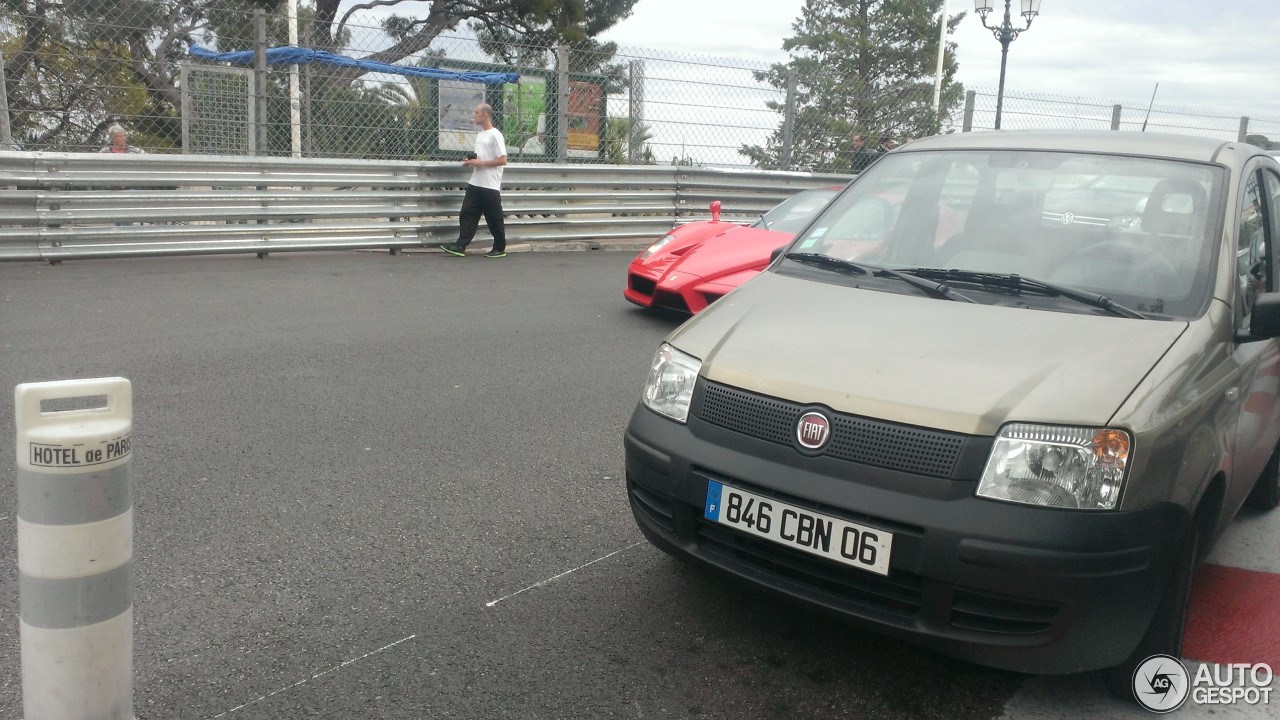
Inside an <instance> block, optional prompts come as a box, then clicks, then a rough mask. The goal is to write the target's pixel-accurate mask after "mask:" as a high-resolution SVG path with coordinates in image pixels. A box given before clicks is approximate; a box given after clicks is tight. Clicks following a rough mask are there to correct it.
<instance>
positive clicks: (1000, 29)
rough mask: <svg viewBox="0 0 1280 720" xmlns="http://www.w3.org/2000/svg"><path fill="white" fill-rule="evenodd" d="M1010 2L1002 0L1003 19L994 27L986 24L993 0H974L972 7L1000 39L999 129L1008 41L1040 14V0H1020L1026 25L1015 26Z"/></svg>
mask: <svg viewBox="0 0 1280 720" xmlns="http://www.w3.org/2000/svg"><path fill="white" fill-rule="evenodd" d="M1010 2H1011V0H1004V21H1003V22H1001V23H1000V24H999V25H996V26H994V27H993V26H991V25H988V24H987V15H989V14H990V13H991V10H992V7H993V6H994V4H995V0H974V2H973V5H974V9H975V10H977V11H978V15H979V16H980V17H981V18H982V27H984V28H986V29H988V30H990V31H991V34H992V35H995V37H996V40H998V41H1000V90H999V92H998V94H997V95H996V130H999V129H1000V112H1001V111H1002V110H1003V109H1004V66H1005V63H1006V62H1007V61H1008V59H1009V43H1011V42H1013V41H1014V40H1017V39H1018V36H1019V35H1021V34H1022V32H1023V31H1024V30H1030V29H1031V21H1032V20H1034V19H1035V17H1036V16H1037V15H1039V14H1040V0H1021V2H1022V17H1024V18H1026V19H1027V26H1026V27H1023V28H1016V27H1014V26H1013V23H1012V22H1011V21H1010V14H1009V3H1010Z"/></svg>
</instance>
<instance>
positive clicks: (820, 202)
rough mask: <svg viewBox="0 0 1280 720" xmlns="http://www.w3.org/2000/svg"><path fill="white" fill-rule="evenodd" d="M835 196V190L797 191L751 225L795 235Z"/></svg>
mask: <svg viewBox="0 0 1280 720" xmlns="http://www.w3.org/2000/svg"><path fill="white" fill-rule="evenodd" d="M835 196H836V191H835V190H805V191H803V192H799V193H796V194H795V195H792V196H791V197H789V198H787V199H786V200H783V201H782V203H781V204H779V205H778V206H777V207H775V208H774V209H772V210H770V211H769V212H767V213H765V214H764V215H763V216H762V217H761V218H760V219H759V220H757V221H755V222H753V223H751V227H756V228H765V229H767V230H775V231H777V232H784V233H791V234H792V235H794V234H796V233H798V232H800V231H801V230H803V229H804V226H805V225H808V224H809V221H810V220H812V219H813V217H814V216H815V215H817V214H818V211H819V210H821V209H822V208H824V207H826V205H827V203H829V202H831V198H833V197H835Z"/></svg>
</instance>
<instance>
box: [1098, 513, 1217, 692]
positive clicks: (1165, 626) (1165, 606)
mask: <svg viewBox="0 0 1280 720" xmlns="http://www.w3.org/2000/svg"><path fill="white" fill-rule="evenodd" d="M1201 533H1202V531H1201V523H1200V518H1199V517H1198V516H1197V517H1194V518H1192V520H1191V528H1190V529H1189V530H1188V532H1187V538H1186V539H1185V540H1184V541H1183V543H1182V550H1181V552H1180V553H1179V554H1178V559H1177V566H1176V567H1175V568H1174V571H1173V573H1172V575H1171V576H1170V577H1169V581H1168V583H1167V584H1166V585H1165V589H1164V592H1163V593H1161V595H1160V601H1159V604H1158V605H1156V612H1155V615H1154V616H1152V618H1151V625H1149V626H1148V627H1147V632H1146V633H1145V634H1144V635H1143V636H1142V639H1141V640H1139V641H1138V645H1137V647H1135V648H1134V650H1133V653H1131V654H1130V655H1129V657H1128V658H1126V659H1125V661H1124V662H1122V663H1120V664H1119V665H1116V666H1115V667H1110V668H1107V669H1105V670H1103V671H1102V675H1103V679H1104V680H1105V682H1106V684H1107V689H1108V690H1110V691H1111V694H1112V695H1113V696H1115V697H1116V698H1118V699H1120V700H1126V701H1129V702H1135V701H1136V699H1135V697H1134V694H1133V674H1134V671H1136V670H1137V669H1138V666H1139V665H1141V664H1142V662H1143V661H1144V660H1146V659H1147V658H1149V657H1151V656H1152V655H1170V656H1172V657H1176V658H1180V657H1182V638H1183V635H1184V633H1185V631H1186V628H1187V608H1188V607H1189V606H1190V604H1191V581H1192V579H1193V578H1194V576H1195V571H1196V567H1198V566H1199V564H1200V545H1201V542H1202V538H1201Z"/></svg>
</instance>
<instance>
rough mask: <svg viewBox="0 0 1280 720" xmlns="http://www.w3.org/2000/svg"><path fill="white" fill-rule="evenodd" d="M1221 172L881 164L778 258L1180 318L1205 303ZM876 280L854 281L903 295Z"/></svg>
mask: <svg viewBox="0 0 1280 720" xmlns="http://www.w3.org/2000/svg"><path fill="white" fill-rule="evenodd" d="M1221 175H1222V173H1221V170H1220V169H1219V168H1217V167H1215V166H1211V165H1203V164H1196V163H1190V162H1178V161H1172V160H1157V159H1149V158H1133V157H1121V156H1110V155H1095V154H1083V153H1063V152H1032V151H950V152H943V151H938V152H923V151H921V152H914V153H912V152H907V153H895V154H892V155H888V156H885V157H884V158H883V159H882V160H881V161H880V162H879V163H877V164H876V165H875V166H873V167H872V168H870V169H868V170H867V171H866V172H865V173H864V174H863V175H862V176H861V177H860V178H859V179H858V180H856V181H855V182H854V183H853V184H852V185H851V186H850V187H849V188H848V189H847V190H846V191H845V192H843V193H842V194H841V195H840V196H839V197H838V198H836V199H835V200H834V201H832V202H831V204H830V205H829V207H828V208H827V209H826V210H824V211H823V212H822V214H821V215H820V216H819V218H818V219H817V221H815V222H814V223H813V225H812V226H810V227H809V228H808V230H807V231H806V232H805V233H804V234H803V235H802V236H800V237H798V238H797V239H796V240H795V242H793V243H792V244H791V246H790V247H789V250H790V251H791V252H794V253H808V254H811V255H825V256H830V257H832V258H836V259H840V260H848V261H853V262H855V263H861V264H864V265H871V266H875V267H882V268H891V269H898V270H921V269H952V270H958V271H969V273H970V274H972V273H985V274H1002V275H1008V274H1016V275H1019V276H1022V277H1027V278H1034V279H1037V280H1040V281H1042V282H1044V283H1046V284H1053V285H1056V286H1059V287H1062V288H1069V289H1071V290H1080V291H1084V292H1086V293H1088V294H1090V295H1096V296H1102V297H1103V298H1104V299H1108V300H1111V301H1114V302H1115V303H1117V304H1119V305H1121V306H1124V307H1127V308H1132V309H1133V310H1135V311H1137V312H1139V313H1142V314H1143V315H1144V316H1147V317H1164V318H1172V317H1191V316H1194V315H1196V314H1198V313H1199V312H1201V311H1202V309H1203V307H1204V306H1205V305H1206V304H1207V301H1208V295H1209V285H1210V277H1209V276H1210V273H1209V272H1208V267H1209V266H1210V264H1211V263H1212V252H1211V250H1212V246H1213V243H1212V242H1211V241H1210V239H1209V238H1210V236H1211V233H1213V232H1215V227H1214V223H1213V222H1211V221H1210V218H1213V217H1215V214H1214V210H1213V208H1211V207H1210V198H1213V197H1216V196H1217V195H1218V193H1217V184H1218V183H1219V182H1221ZM1219 215H1220V213H1219ZM802 265H803V266H804V267H801V266H802ZM812 267H813V263H807V264H801V263H794V264H790V265H787V264H784V266H783V271H791V270H794V271H795V272H802V273H813V272H815V271H814V270H812V269H811V268H812ZM935 276H936V273H935ZM844 277H845V278H846V280H844V281H845V282H855V281H849V280H847V278H848V275H847V274H846V275H845V276H844ZM946 277H948V278H950V279H952V280H954V279H957V278H964V277H966V275H965V273H950V274H948V275H946ZM883 278H884V276H874V275H872V276H868V277H867V278H860V279H858V280H856V284H857V285H858V286H859V287H867V288H871V289H877V290H880V289H883V290H886V291H891V292H910V289H904V284H903V283H900V282H899V283H891V282H887V281H885V280H884V279H883ZM832 281H833V282H841V281H842V280H832ZM961 282H965V281H963V280H962V281H961ZM975 282H976V281H975ZM987 284H988V285H991V283H989V282H988V283H987ZM956 287H957V289H960V290H961V291H963V292H966V293H967V294H968V295H969V296H971V297H973V299H974V300H975V301H977V302H988V303H1001V304H1019V305H1031V306H1035V307H1042V308H1044V309H1053V310H1064V309H1066V310H1071V311H1081V310H1080V306H1079V305H1078V304H1077V305H1076V306H1074V307H1064V306H1063V305H1062V303H1057V302H1056V301H1054V300H1053V299H1052V298H1045V299H1042V300H1034V301H1030V300H1027V299H1026V298H1023V297H1017V298H1010V297H1008V295H1009V294H1010V293H1008V292H1005V293H1004V294H1003V295H1002V294H1001V293H998V292H990V293H987V295H989V297H984V296H983V295H981V294H978V295H975V294H973V293H971V292H969V290H968V289H967V288H965V287H963V286H962V285H960V284H956ZM1001 287H1003V288H1004V289H1006V290H1007V289H1008V287H1009V286H1008V285H1007V284H1005V285H1002V286H1001Z"/></svg>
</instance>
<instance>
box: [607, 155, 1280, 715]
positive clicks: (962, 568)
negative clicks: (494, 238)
mask: <svg viewBox="0 0 1280 720" xmlns="http://www.w3.org/2000/svg"><path fill="white" fill-rule="evenodd" d="M1138 191H1140V193H1141V195H1142V196H1141V197H1137V193H1138ZM886 197H888V198H893V199H894V207H893V208H891V211H888V212H886V211H885V210H884V208H883V207H882V206H883V205H884V198H886ZM1278 242H1280V165H1277V162H1276V159H1275V158H1273V157H1271V156H1269V155H1268V154H1267V153H1265V152H1264V151H1262V150H1260V149H1258V148H1255V147H1252V146H1250V145H1246V144H1242V143H1235V142H1221V141H1218V140H1208V139H1201V138H1192V137H1182V136H1168V135H1155V134H1140V133H1124V132H1108V131H1100V132H1062V131H1044V132H1042V131H1036V132H995V133H965V134H956V135H947V136H939V137H934V138H928V139H923V140H919V141H916V142H913V143H911V144H910V145H907V146H905V147H904V148H901V149H899V150H897V151H895V152H893V153H890V154H888V155H886V156H885V157H883V158H881V159H880V161H879V162H877V163H876V164H875V165H874V166H872V167H871V168H869V169H868V170H867V171H866V172H865V173H864V174H862V175H860V176H859V177H858V178H857V179H855V180H854V181H853V182H852V183H851V184H850V185H849V186H848V187H847V188H845V189H844V190H843V191H842V193H841V194H840V195H839V196H837V198H836V199H834V200H833V201H832V203H831V204H830V205H829V206H828V208H827V209H826V210H825V211H823V212H822V214H820V215H819V216H818V217H817V218H816V219H815V220H814V221H813V222H811V223H810V224H809V225H808V226H807V227H806V228H805V229H804V230H802V231H801V232H800V233H799V234H798V235H797V236H796V238H795V239H794V241H793V242H792V243H791V244H790V245H789V246H787V247H785V248H782V249H781V250H780V251H779V253H778V255H777V257H776V258H775V259H774V261H773V262H772V263H771V265H770V267H769V268H768V270H767V271H766V272H764V273H761V274H760V275H759V276H757V277H756V278H754V279H752V280H751V281H749V282H747V283H746V284H744V285H743V286H742V287H740V288H739V289H737V290H736V291H734V292H733V293H731V294H729V295H727V296H725V297H724V298H723V299H721V300H720V301H719V302H717V303H716V304H715V305H713V306H711V307H710V308H709V309H708V310H707V311H705V312H704V313H702V314H700V315H699V316H697V317H696V318H694V319H693V320H691V321H690V322H688V323H686V324H685V325H683V326H681V327H680V328H678V329H677V330H675V331H674V332H672V333H671V335H670V336H669V337H668V338H667V340H666V342H664V343H663V344H662V346H661V347H660V348H659V349H658V351H657V355H656V356H655V358H654V360H653V365H652V370H651V374H650V376H649V378H648V381H647V383H646V386H645V388H644V393H643V397H642V399H641V401H640V403H639V405H638V407H637V408H636V410H635V412H634V414H633V415H632V418H631V421H630V424H629V426H628V428H627V431H626V437H625V444H626V455H627V488H628V491H629V496H630V501H631V507H632V510H633V513H634V515H635V519H636V521H637V523H638V524H639V526H640V528H641V530H642V531H643V532H644V534H645V536H646V537H647V538H648V539H649V540H650V541H652V542H653V543H654V544H655V545H657V546H658V547H660V548H662V549H663V550H666V551H667V552H669V553H672V554H674V555H677V556H685V557H691V558H693V559H696V560H698V561H701V562H702V563H704V564H705V565H707V566H710V567H712V568H715V569H718V570H721V571H724V572H726V573H729V574H730V575H734V576H737V577H739V578H742V579H744V580H746V581H747V582H749V583H752V584H754V585H757V586H760V587H762V588H765V589H768V590H772V591H775V592H778V593H781V594H782V595H785V596H788V597H790V598H793V599H795V600H798V601H801V602H803V603H806V604H808V605H809V606H811V607H813V608H816V609H819V610H822V611H826V612H829V613H832V614H834V615H835V616H838V617H840V618H843V619H846V620H849V621H853V622H854V623H856V624H860V625H863V626H867V627H870V628H872V629H875V630H878V631H880V632H883V633H885V634H888V635H891V636H895V637H898V638H902V639H904V640H908V641H912V642H917V643H920V644H923V645H926V646H928V647H931V648H934V649H936V650H939V651H941V652H944V653H947V654H950V655H953V656H956V657H960V658H964V659H967V660H971V661H974V662H978V663H982V664H986V665H990V666H995V667H1000V668H1007V669H1013V670H1018V671H1022V672H1031V673H1044V674H1057V673H1073V672H1079V671H1087V670H1097V669H1103V670H1106V671H1107V677H1108V679H1109V680H1110V681H1111V683H1112V686H1113V687H1114V688H1116V689H1117V691H1118V692H1129V691H1131V688H1132V685H1131V680H1132V673H1133V670H1134V668H1135V667H1136V666H1137V664H1138V663H1140V662H1141V661H1142V660H1143V659H1145V658H1148V657H1150V656H1152V655H1156V654H1170V655H1174V656H1177V655H1178V653H1179V650H1180V648H1181V643H1182V634H1183V626H1184V621H1185V616H1186V609H1187V603H1188V596H1189V589H1190V581H1191V577H1192V573H1193V571H1194V569H1195V567H1196V564H1197V562H1198V561H1199V560H1200V559H1202V558H1203V557H1204V556H1205V554H1206V553H1207V552H1208V550H1209V548H1210V547H1211V545H1212V544H1213V542H1214V540H1215V539H1216V538H1217V536H1218V535H1219V533H1220V531H1221V530H1222V529H1223V527H1224V526H1225V525H1226V523H1227V522H1228V521H1230V519H1231V518H1232V517H1233V516H1234V515H1235V514H1236V512H1237V510H1238V509H1239V508H1240V507H1241V505H1242V504H1243V503H1245V502H1249V503H1251V504H1254V505H1257V506H1260V507H1264V508H1271V507H1275V506H1276V504H1277V502H1278V500H1280V474H1278V473H1277V459H1278V456H1277V443H1278V442H1280V405H1278V404H1277V392H1278V389H1280V343H1278V342H1277V340H1276V337H1277V336H1278V335H1280V293H1277V292H1276V291H1277V289H1280V288H1278V283H1280V277H1278V275H1277V271H1278V270H1280V268H1278V266H1277V253H1276V248H1275V246H1276V244H1277V243H1278Z"/></svg>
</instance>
